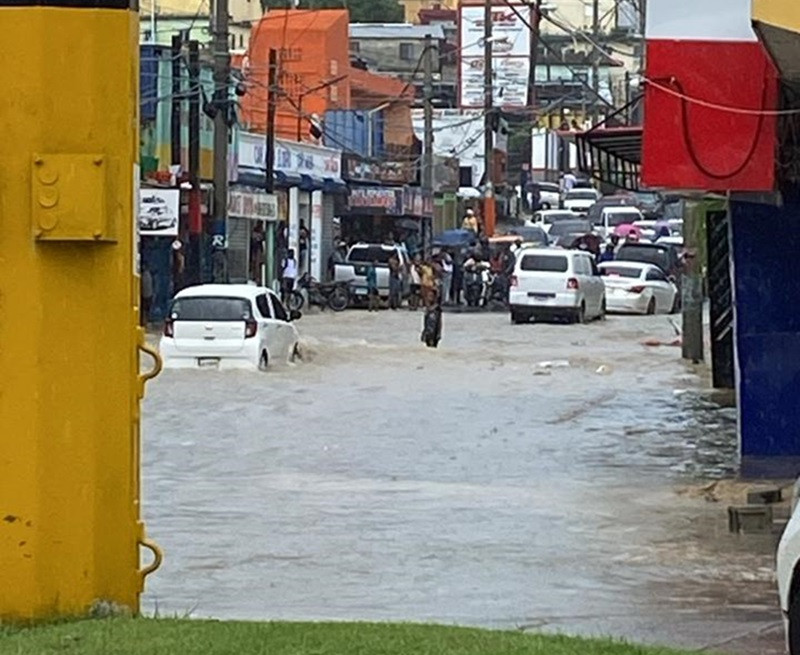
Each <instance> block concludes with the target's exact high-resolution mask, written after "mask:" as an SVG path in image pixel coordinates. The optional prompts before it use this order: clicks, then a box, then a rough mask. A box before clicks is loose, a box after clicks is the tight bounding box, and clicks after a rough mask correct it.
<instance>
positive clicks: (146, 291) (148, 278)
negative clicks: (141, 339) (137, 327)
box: [139, 266, 153, 327]
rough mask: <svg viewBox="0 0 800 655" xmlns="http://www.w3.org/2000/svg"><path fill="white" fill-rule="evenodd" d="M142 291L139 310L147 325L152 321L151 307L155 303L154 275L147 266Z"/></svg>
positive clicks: (143, 321)
mask: <svg viewBox="0 0 800 655" xmlns="http://www.w3.org/2000/svg"><path fill="white" fill-rule="evenodd" d="M141 292H142V303H141V308H140V312H139V321H140V323H141V324H142V325H143V326H145V327H146V326H147V324H148V323H149V322H150V307H151V306H152V304H153V276H152V274H151V273H150V269H149V268H148V267H147V266H145V267H144V268H143V269H142V279H141Z"/></svg>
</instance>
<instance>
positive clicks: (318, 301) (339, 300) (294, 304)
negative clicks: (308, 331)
mask: <svg viewBox="0 0 800 655" xmlns="http://www.w3.org/2000/svg"><path fill="white" fill-rule="evenodd" d="M303 290H305V295H304V294H303V293H302V291H303ZM306 296H308V304H309V305H316V306H318V307H320V308H321V309H323V310H324V309H325V308H326V307H330V308H331V309H332V310H333V311H335V312H341V311H343V310H345V309H347V307H348V306H349V305H350V284H349V283H348V282H320V281H319V280H317V279H316V278H313V277H311V275H310V274H308V273H303V275H302V276H300V279H299V280H298V281H297V288H296V289H295V290H294V291H292V295H291V296H290V297H289V303H288V304H289V309H291V310H297V311H300V310H301V309H302V308H303V305H304V304H305V297H306Z"/></svg>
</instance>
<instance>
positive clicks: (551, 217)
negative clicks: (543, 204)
mask: <svg viewBox="0 0 800 655" xmlns="http://www.w3.org/2000/svg"><path fill="white" fill-rule="evenodd" d="M580 218H581V215H580V214H576V213H575V212H573V211H569V210H568V209H543V210H541V211H538V212H535V213H534V214H533V218H532V219H531V220H530V221H527V224H528V225H539V226H540V227H542V228H543V229H544V230H545V231H546V232H549V230H550V227H551V226H552V225H553V223H558V222H560V221H574V220H579V219H580Z"/></svg>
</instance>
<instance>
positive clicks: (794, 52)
mask: <svg viewBox="0 0 800 655" xmlns="http://www.w3.org/2000/svg"><path fill="white" fill-rule="evenodd" d="M751 16H752V20H753V29H754V30H755V32H756V34H758V38H759V39H760V40H761V43H762V44H764V47H765V48H766V49H767V51H768V52H769V54H770V56H771V57H772V59H773V61H774V62H775V65H776V66H777V67H778V71H779V72H780V74H781V77H782V79H783V81H784V82H788V83H790V84H800V3H798V2H797V0H753V4H752V13H751Z"/></svg>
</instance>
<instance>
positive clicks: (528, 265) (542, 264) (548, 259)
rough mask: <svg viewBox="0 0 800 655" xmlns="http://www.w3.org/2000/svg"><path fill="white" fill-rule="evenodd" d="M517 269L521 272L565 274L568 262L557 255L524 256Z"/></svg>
mask: <svg viewBox="0 0 800 655" xmlns="http://www.w3.org/2000/svg"><path fill="white" fill-rule="evenodd" d="M519 267H520V269H521V270H523V271H538V272H541V273H566V272H567V268H569V262H567V258H566V257H564V256H558V255H524V256H523V257H522V261H521V262H520V265H519Z"/></svg>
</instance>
